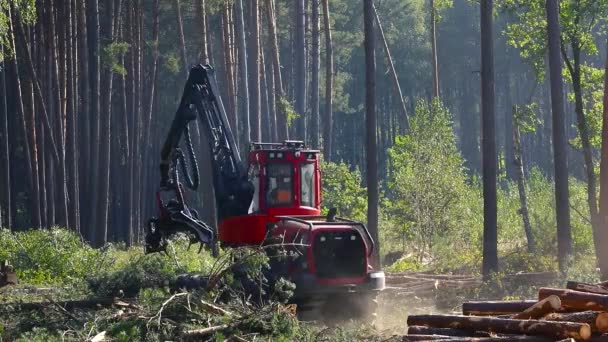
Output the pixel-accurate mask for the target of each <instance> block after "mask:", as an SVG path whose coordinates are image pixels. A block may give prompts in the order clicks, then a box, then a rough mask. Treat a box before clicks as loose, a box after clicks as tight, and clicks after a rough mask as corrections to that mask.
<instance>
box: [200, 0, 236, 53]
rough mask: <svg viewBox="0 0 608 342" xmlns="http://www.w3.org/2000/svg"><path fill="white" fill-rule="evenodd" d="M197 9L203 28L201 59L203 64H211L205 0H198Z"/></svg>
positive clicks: (201, 33) (201, 34)
mask: <svg viewBox="0 0 608 342" xmlns="http://www.w3.org/2000/svg"><path fill="white" fill-rule="evenodd" d="M241 1H242V0H241ZM241 6H242V3H241ZM196 9H197V15H198V20H199V25H200V28H201V32H200V36H201V61H202V63H203V64H209V50H208V49H207V5H206V3H205V0H198V5H197V6H196Z"/></svg>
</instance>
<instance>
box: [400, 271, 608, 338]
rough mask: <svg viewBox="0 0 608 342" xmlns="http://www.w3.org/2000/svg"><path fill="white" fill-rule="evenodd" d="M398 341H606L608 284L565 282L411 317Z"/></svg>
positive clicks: (607, 332)
mask: <svg viewBox="0 0 608 342" xmlns="http://www.w3.org/2000/svg"><path fill="white" fill-rule="evenodd" d="M407 324H408V335H406V336H404V337H403V341H437V340H441V341H444V340H445V341H561V340H568V341H573V340H583V341H608V283H600V284H586V283H579V282H574V281H569V282H568V283H567V285H566V288H565V289H563V288H548V287H544V288H540V289H539V291H538V299H535V300H523V301H476V302H465V303H464V304H463V305H462V315H412V316H409V317H408V320H407Z"/></svg>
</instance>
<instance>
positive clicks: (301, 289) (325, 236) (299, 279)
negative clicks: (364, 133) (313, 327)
mask: <svg viewBox="0 0 608 342" xmlns="http://www.w3.org/2000/svg"><path fill="white" fill-rule="evenodd" d="M319 154H320V153H319V151H318V150H311V149H307V148H306V147H305V146H304V144H303V143H302V142H298V141H286V142H284V143H282V144H265V143H254V144H252V145H251V148H250V151H249V157H248V164H249V167H248V178H249V181H250V182H251V183H252V184H253V185H254V187H255V192H254V196H253V200H252V203H251V207H250V210H249V214H248V215H244V216H234V217H227V218H224V219H223V220H221V221H220V222H219V229H218V239H219V241H220V242H221V243H222V245H224V246H232V247H239V246H248V245H262V244H264V243H274V242H277V241H278V242H280V243H285V244H286V245H290V244H292V245H299V246H307V248H304V249H303V250H302V251H301V253H302V255H301V257H300V258H299V259H298V260H295V261H293V262H290V263H288V264H287V265H286V267H285V269H284V271H285V272H287V274H288V278H290V280H292V281H294V282H295V283H296V285H297V291H296V293H297V294H299V295H301V296H309V295H313V294H320V293H322V294H326V293H331V292H334V291H339V292H343V291H344V290H345V289H346V290H352V291H357V290H364V291H379V290H382V289H383V288H384V274H383V273H382V272H373V271H372V269H371V266H369V257H370V255H371V253H372V250H373V246H374V242H373V240H372V238H371V236H370V235H369V232H368V231H367V229H366V227H365V226H364V225H363V224H362V223H360V222H355V221H351V220H346V219H341V218H335V217H327V216H321V200H322V197H321V196H322V194H321V170H320V168H319ZM280 191H283V197H281V196H280V195H279V192H280Z"/></svg>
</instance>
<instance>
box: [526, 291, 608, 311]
mask: <svg viewBox="0 0 608 342" xmlns="http://www.w3.org/2000/svg"><path fill="white" fill-rule="evenodd" d="M551 295H556V296H558V297H559V298H560V299H561V301H562V307H563V308H564V309H574V310H581V311H585V310H593V311H608V296H607V295H601V294H595V293H588V292H581V291H573V290H566V289H553V288H547V287H543V288H541V289H540V290H538V298H539V299H545V298H547V297H549V296H551Z"/></svg>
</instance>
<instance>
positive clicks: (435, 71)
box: [430, 0, 439, 98]
mask: <svg viewBox="0 0 608 342" xmlns="http://www.w3.org/2000/svg"><path fill="white" fill-rule="evenodd" d="M430 1H431V53H432V60H431V65H432V66H433V75H432V77H433V98H435V97H439V71H438V68H437V33H436V32H435V27H436V24H437V23H436V21H437V19H436V18H435V17H436V15H435V0H430Z"/></svg>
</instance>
